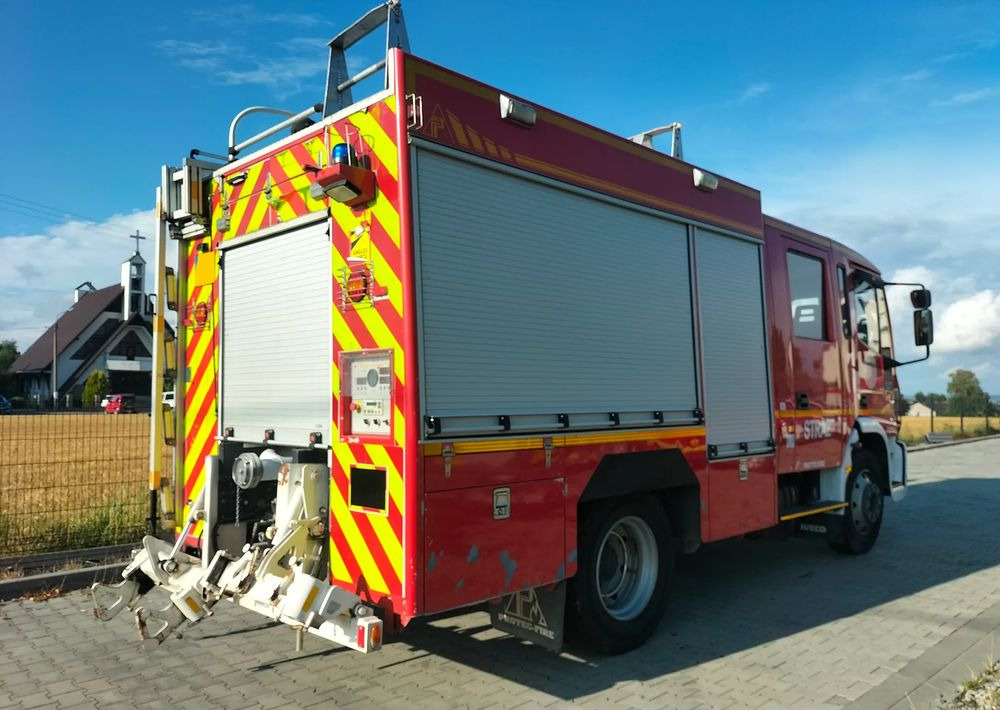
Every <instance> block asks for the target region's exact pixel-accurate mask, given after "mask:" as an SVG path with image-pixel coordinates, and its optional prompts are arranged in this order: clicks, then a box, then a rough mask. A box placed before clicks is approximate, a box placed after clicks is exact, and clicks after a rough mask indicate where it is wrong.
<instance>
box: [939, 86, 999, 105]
mask: <svg viewBox="0 0 1000 710" xmlns="http://www.w3.org/2000/svg"><path fill="white" fill-rule="evenodd" d="M993 93H994V90H993V89H992V88H989V87H987V88H984V89H978V90H976V91H966V92H963V93H960V94H955V95H954V96H952V97H951V98H948V99H945V100H944V101H938V102H937V104H938V105H939V106H961V105H964V104H972V103H975V102H977V101H982V100H983V99H986V98H989V97H990V96H992V95H993Z"/></svg>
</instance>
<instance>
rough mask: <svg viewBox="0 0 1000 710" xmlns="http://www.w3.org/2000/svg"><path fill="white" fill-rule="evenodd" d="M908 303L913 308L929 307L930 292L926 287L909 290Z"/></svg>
mask: <svg viewBox="0 0 1000 710" xmlns="http://www.w3.org/2000/svg"><path fill="white" fill-rule="evenodd" d="M910 303H912V304H913V307H914V308H930V307H931V292H930V291H928V290H927V289H926V288H918V289H916V290H914V291H910Z"/></svg>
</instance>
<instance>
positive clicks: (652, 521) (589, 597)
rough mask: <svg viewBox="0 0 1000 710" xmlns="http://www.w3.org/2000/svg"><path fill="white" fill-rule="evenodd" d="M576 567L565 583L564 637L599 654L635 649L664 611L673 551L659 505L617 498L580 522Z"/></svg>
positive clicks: (649, 501)
mask: <svg viewBox="0 0 1000 710" xmlns="http://www.w3.org/2000/svg"><path fill="white" fill-rule="evenodd" d="M578 549H579V566H578V569H577V573H576V576H575V577H574V578H573V579H572V580H571V581H570V586H569V598H568V602H569V606H568V612H569V614H568V616H569V619H568V624H567V629H566V631H567V633H568V634H569V636H570V638H572V639H574V640H577V641H579V642H580V643H581V644H583V645H585V646H587V647H589V648H592V649H594V650H596V651H600V652H602V653H625V652H626V651H630V650H632V649H633V648H636V647H637V646H640V645H641V644H642V643H643V642H645V641H646V639H648V638H649V636H650V635H651V634H652V633H653V631H654V630H655V629H656V626H657V624H659V622H660V619H662V618H663V613H664V611H665V610H666V603H667V590H668V587H669V584H670V580H671V578H672V576H673V566H674V549H673V539H672V536H671V534H670V524H669V521H668V520H667V516H666V513H665V512H664V511H663V506H662V505H660V504H659V503H658V502H657V501H656V500H654V499H652V498H623V499H615V500H611V501H607V502H603V503H600V504H598V505H596V506H594V507H592V508H590V509H589V510H588V511H587V512H586V514H585V515H584V517H583V519H582V520H581V522H580V531H579V548H578Z"/></svg>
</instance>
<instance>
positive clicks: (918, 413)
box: [906, 402, 931, 417]
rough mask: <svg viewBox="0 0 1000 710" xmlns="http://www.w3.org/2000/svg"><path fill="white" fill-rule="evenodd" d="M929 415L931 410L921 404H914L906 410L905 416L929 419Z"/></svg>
mask: <svg viewBox="0 0 1000 710" xmlns="http://www.w3.org/2000/svg"><path fill="white" fill-rule="evenodd" d="M930 415H931V408H930V407H928V406H927V405H926V404H924V403H923V402H914V403H913V404H911V405H910V408H909V409H907V410H906V416H908V417H929V416H930Z"/></svg>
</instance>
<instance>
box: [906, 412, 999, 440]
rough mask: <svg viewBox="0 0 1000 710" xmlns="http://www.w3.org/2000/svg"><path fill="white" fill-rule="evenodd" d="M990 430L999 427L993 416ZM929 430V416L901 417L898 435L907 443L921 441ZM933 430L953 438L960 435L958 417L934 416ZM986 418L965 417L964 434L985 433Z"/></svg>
mask: <svg viewBox="0 0 1000 710" xmlns="http://www.w3.org/2000/svg"><path fill="white" fill-rule="evenodd" d="M989 423H990V431H997V430H998V429H1000V420H998V419H996V418H995V417H994V418H992V419H990V422H989ZM930 430H931V418H930V417H902V426H901V428H900V437H899V438H901V439H902V440H903V441H905V442H906V443H907V444H916V443H922V442H923V440H924V434H927V433H928V432H930ZM934 431H938V432H948V433H949V434H951V435H952V436H954V437H955V438H959V436H960V435H961V432H960V429H959V418H958V417H938V416H935V417H934ZM987 433H988V432H987V430H986V419H985V418H984V417H966V418H965V436H982V435H984V434H987Z"/></svg>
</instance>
